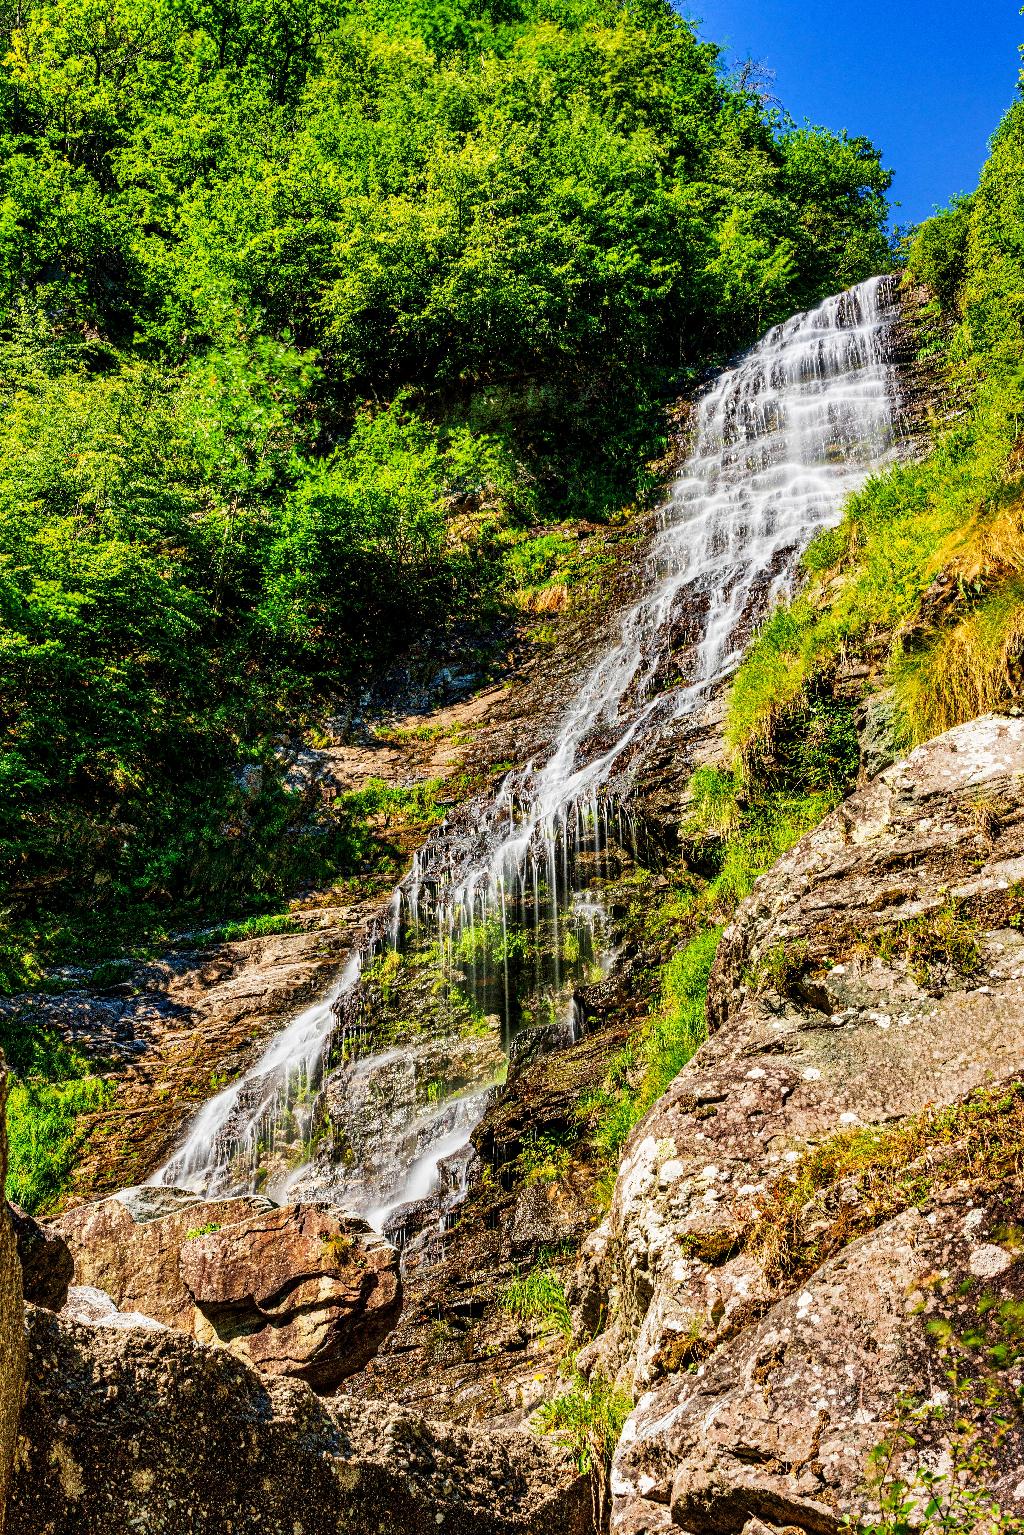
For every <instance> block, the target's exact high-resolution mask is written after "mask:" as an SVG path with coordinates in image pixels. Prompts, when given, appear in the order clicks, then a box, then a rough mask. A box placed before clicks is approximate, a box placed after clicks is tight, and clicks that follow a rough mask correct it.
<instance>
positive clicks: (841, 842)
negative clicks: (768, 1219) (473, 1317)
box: [574, 717, 1024, 1392]
mask: <svg viewBox="0 0 1024 1535" xmlns="http://www.w3.org/2000/svg"><path fill="white" fill-rule="evenodd" d="M1022 879H1024V720H1016V719H1000V718H995V717H988V718H985V719H980V720H977V721H974V722H973V723H972V724H970V725H964V726H960V727H959V728H958V729H956V730H952V731H950V732H949V733H948V734H946V735H944V736H941V737H939V738H937V739H936V740H934V741H931V742H929V743H928V744H927V745H925V746H922V747H920V748H918V749H917V750H916V751H914V752H913V753H912V754H911V755H910V756H909V757H908V758H907V759H906V760H905V761H903V762H901V763H898V764H897V765H896V766H894V767H892V768H890V769H889V770H888V771H887V772H885V773H883V774H882V775H881V777H880V778H878V779H876V780H875V781H874V782H872V783H871V784H869V785H868V786H867V787H866V788H865V789H863V790H861V791H860V792H858V793H856V794H854V795H853V796H851V798H850V799H848V800H847V801H846V802H845V803H844V804H843V805H841V806H840V807H839V808H838V809H837V810H836V811H834V812H833V813H832V814H831V815H830V816H829V817H828V818H827V819H826V820H825V821H824V822H822V824H821V825H820V826H819V827H818V828H817V829H815V830H814V831H812V832H810V833H809V834H808V835H807V836H806V837H804V838H803V839H802V840H801V841H800V842H799V843H798V844H797V845H796V846H795V847H794V848H793V849H792V851H791V852H790V853H788V854H787V855H785V856H784V857H783V858H781V859H780V860H779V862H778V863H777V864H776V865H775V866H774V867H773V868H772V869H771V870H770V871H769V872H768V873H766V874H764V875H762V876H761V878H760V879H759V880H758V881H757V882H756V884H755V886H754V890H753V892H752V894H751V895H750V896H749V897H748V898H747V900H746V901H744V902H743V903H742V905H741V906H740V908H739V911H738V912H737V915H736V917H735V920H734V922H733V924H732V926H731V927H730V928H728V929H727V930H726V931H725V933H724V934H723V938H722V943H721V945H720V949H719V955H718V959H717V961H716V965H715V969H714V971H713V973H712V977H711V985H710V989H709V996H708V1013H709V1022H710V1024H711V1027H712V1034H711V1037H710V1038H709V1039H708V1041H707V1043H706V1044H705V1045H703V1046H702V1048H701V1049H700V1050H699V1051H698V1052H697V1054H696V1056H695V1057H694V1059H693V1060H692V1062H691V1063H690V1065H689V1066H688V1067H686V1068H685V1070H684V1071H682V1072H681V1073H680V1075H679V1076H678V1077H677V1078H676V1080H675V1081H674V1082H673V1084H672V1086H671V1087H670V1088H669V1090H668V1092H667V1093H666V1094H665V1095H664V1097H663V1098H662V1099H660V1100H659V1102H658V1103H657V1104H656V1105H655V1106H654V1108H653V1109H652V1110H651V1111H650V1113H649V1114H648V1115H647V1116H646V1118H645V1119H644V1120H642V1121H641V1123H640V1124H639V1125H638V1126H637V1128H636V1130H635V1131H634V1132H633V1135H632V1137H631V1139H630V1141H629V1143H628V1144H627V1147H626V1149H625V1153H624V1155H623V1159H622V1163H621V1166H620V1169H619V1176H618V1180H617V1183H616V1188H615V1194H614V1199H613V1204H612V1209H611V1213H610V1216H609V1218H608V1220H607V1221H606V1222H605V1223H604V1225H603V1226H602V1227H601V1228H600V1230H599V1231H598V1232H597V1233H596V1234H595V1235H594V1237H593V1238H592V1239H591V1240H590V1242H589V1245H588V1250H587V1255H586V1261H585V1263H584V1265H583V1268H582V1270H581V1274H580V1277H579V1278H578V1280H577V1282H576V1288H575V1294H574V1299H575V1301H576V1303H577V1305H578V1307H579V1310H580V1313H581V1315H582V1314H583V1313H587V1314H589V1315H596V1314H599V1313H600V1314H603V1315H604V1316H605V1317H609V1316H610V1317H612V1318H613V1321H612V1322H611V1324H610V1325H609V1326H608V1327H607V1328H606V1329H605V1331H604V1332H603V1333H602V1334H601V1336H600V1337H599V1338H598V1339H597V1340H596V1341H595V1342H594V1343H593V1344H591V1345H590V1346H589V1347H588V1349H587V1350H586V1351H585V1353H584V1356H583V1363H584V1365H585V1367H597V1366H600V1367H601V1368H602V1369H603V1370H604V1371H605V1372H606V1373H609V1374H612V1375H617V1376H618V1378H619V1380H620V1382H621V1384H623V1385H624V1386H626V1387H628V1388H629V1389H632V1390H633V1391H634V1392H642V1391H644V1390H646V1389H648V1388H649V1387H650V1386H652V1385H654V1384H656V1383H657V1382H658V1380H659V1379H661V1378H662V1377H663V1376H664V1375H666V1374H670V1373H672V1372H673V1371H675V1370H678V1369H680V1368H682V1367H683V1366H685V1365H687V1364H688V1363H690V1362H692V1361H693V1360H694V1359H696V1358H699V1357H702V1356H703V1355H705V1354H707V1353H708V1352H709V1351H710V1350H711V1349H712V1348H713V1347H714V1346H715V1345H716V1344H717V1343H719V1342H721V1341H722V1340H723V1339H725V1338H727V1337H728V1336H730V1335H731V1334H732V1333H733V1332H734V1331H735V1330H736V1328H737V1327H739V1326H742V1325H744V1324H745V1322H746V1321H747V1320H748V1319H749V1317H750V1315H751V1312H752V1310H756V1309H758V1308H760V1309H763V1308H765V1307H766V1306H767V1305H768V1304H770V1303H771V1301H772V1300H773V1299H774V1298H775V1297H776V1295H777V1293H778V1286H777V1284H776V1282H775V1281H774V1279H773V1278H772V1276H771V1275H770V1274H769V1273H768V1272H767V1271H766V1268H765V1265H764V1263H763V1262H762V1261H761V1260H760V1258H759V1257H758V1256H757V1255H756V1254H755V1253H752V1252H751V1251H750V1250H749V1249H748V1248H747V1247H746V1245H745V1242H744V1235H745V1233H746V1232H747V1231H748V1230H749V1229H750V1228H751V1226H752V1225H753V1224H754V1223H756V1221H757V1220H758V1219H759V1216H760V1213H761V1210H762V1207H763V1204H764V1200H765V1194H766V1189H767V1188H768V1186H769V1185H770V1184H771V1183H772V1181H773V1180H775V1179H777V1178H778V1177H779V1176H780V1175H782V1174H785V1173H786V1171H787V1169H788V1168H789V1167H791V1166H792V1165H794V1164H796V1162H797V1161H798V1160H799V1158H800V1157H801V1155H802V1154H803V1153H805V1152H806V1151H807V1149H808V1148H809V1147H812V1146H814V1145H816V1144H818V1143H819V1142H820V1141H821V1140H822V1139H824V1138H826V1137H828V1136H830V1135H833V1134H835V1133H837V1132H841V1131H843V1130H845V1129H848V1128H850V1127H853V1126H857V1125H861V1126H864V1125H875V1124H884V1123H887V1122H890V1121H892V1120H895V1119H899V1118H900V1117H901V1116H905V1115H908V1114H913V1113H915V1112H917V1111H919V1110H921V1109H923V1108H924V1107H925V1106H926V1105H934V1104H944V1103H950V1102H952V1101H953V1100H955V1099H957V1098H958V1097H960V1095H961V1094H963V1093H964V1092H966V1091H968V1090H969V1089H970V1088H972V1087H973V1086H977V1085H981V1084H983V1083H985V1082H987V1081H989V1080H991V1079H993V1078H997V1077H1003V1076H1006V1075H1008V1074H1009V1073H1011V1072H1013V1071H1014V1070H1015V1069H1017V1068H1018V1067H1019V1066H1020V1064H1021V1063H1022V1062H1024V980H1022V977H1024V934H1022V933H1021V931H1020V930H1019V928H1018V927H1017V926H1013V925H1011V924H1012V923H1013V922H1015V921H1016V920H1017V910H1018V907H1020V906H1021V902H1020V900H1019V897H1018V894H1017V891H1018V882H1019V881H1021V880H1022Z"/></svg>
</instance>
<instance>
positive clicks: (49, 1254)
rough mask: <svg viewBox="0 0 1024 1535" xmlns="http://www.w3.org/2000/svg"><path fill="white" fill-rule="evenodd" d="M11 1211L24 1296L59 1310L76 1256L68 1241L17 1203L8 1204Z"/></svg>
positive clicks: (65, 1294)
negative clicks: (36, 1219) (73, 1256)
mask: <svg viewBox="0 0 1024 1535" xmlns="http://www.w3.org/2000/svg"><path fill="white" fill-rule="evenodd" d="M10 1212H11V1224H12V1226H13V1227H14V1236H15V1240H16V1242H17V1244H18V1257H19V1259H20V1261H21V1273H22V1287H23V1289H24V1292H25V1299H26V1300H27V1301H31V1302H32V1304H33V1305H34V1306H45V1307H46V1308H47V1310H49V1311H60V1309H61V1307H62V1306H63V1305H64V1302H65V1301H66V1300H67V1298H68V1285H69V1284H70V1283H71V1280H72V1277H73V1276H74V1272H75V1260H74V1259H73V1258H72V1256H71V1251H70V1249H69V1247H68V1245H67V1243H66V1242H65V1241H64V1238H63V1237H61V1236H58V1235H57V1233H56V1232H54V1231H47V1230H46V1228H45V1227H44V1226H41V1225H40V1224H39V1222H38V1221H35V1220H33V1219H32V1217H31V1215H26V1213H25V1211H24V1210H21V1209H19V1207H18V1206H17V1205H11V1206H10Z"/></svg>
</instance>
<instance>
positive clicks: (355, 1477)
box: [5, 1308, 593, 1535]
mask: <svg viewBox="0 0 1024 1535" xmlns="http://www.w3.org/2000/svg"><path fill="white" fill-rule="evenodd" d="M28 1328H29V1346H30V1385H29V1389H28V1396H27V1402H26V1406H25V1410H24V1413H23V1415H22V1420H21V1440H20V1444H19V1455H18V1470H17V1473H16V1478H15V1481H14V1484H13V1487H12V1490H11V1496H10V1500H9V1505H8V1512H7V1524H6V1530H5V1535H39V1532H40V1531H41V1530H49V1529H53V1530H56V1529H59V1530H60V1531H61V1535H109V1532H110V1531H111V1530H128V1529H135V1528H139V1529H142V1528H146V1529H154V1530H160V1531H161V1532H162V1535H223V1532H224V1531H232V1530H234V1531H248V1530H256V1529H259V1530H260V1531H261V1532H263V1535H300V1532H301V1535H438V1532H440V1535H588V1532H590V1531H591V1530H592V1529H593V1523H592V1513H591V1497H590V1489H589V1485H588V1484H587V1482H586V1481H585V1479H582V1478H580V1477H579V1476H578V1474H577V1473H576V1471H575V1469H574V1468H573V1467H572V1465H571V1464H570V1463H569V1461H568V1460H567V1458H566V1457H565V1456H564V1455H563V1454H562V1453H561V1452H560V1451H558V1450H557V1449H556V1448H554V1447H553V1446H551V1445H550V1444H548V1443H543V1442H538V1441H536V1440H534V1439H531V1438H530V1437H529V1436H528V1435H525V1434H515V1433H500V1432H495V1431H492V1430H488V1431H487V1432H485V1433H484V1432H481V1433H473V1432H472V1431H469V1430H466V1429H460V1428H455V1427H453V1426H451V1425H447V1424H443V1423H436V1422H432V1421H429V1420H426V1419H423V1418H419V1417H417V1416H415V1415H414V1414H413V1413H411V1412H408V1411H406V1410H405V1409H403V1408H398V1407H392V1406H388V1405H385V1404H381V1403H372V1402H356V1401H350V1400H347V1399H344V1398H339V1399H335V1400H332V1401H330V1402H328V1401H325V1400H323V1399H321V1398H318V1397H316V1396H314V1395H313V1394H312V1393H311V1391H310V1390H309V1388H308V1387H307V1386H305V1385H304V1384H302V1383H301V1382H298V1381H290V1380H281V1379H278V1380H268V1379H266V1378H265V1377H263V1376H260V1375H258V1374H257V1373H256V1372H254V1371H253V1370H252V1369H251V1368H250V1367H249V1366H248V1365H246V1364H245V1363H243V1362H242V1361H241V1360H239V1359H236V1358H233V1357H232V1356H231V1355H230V1354H228V1353H226V1352H225V1351H224V1350H221V1349H211V1348H207V1347H205V1346H203V1345H201V1344H198V1343H196V1342H195V1341H193V1340H192V1339H190V1338H186V1337H184V1336H183V1335H182V1334H181V1333H180V1332H176V1331H173V1330H165V1331H160V1332H147V1331H144V1330H141V1329H114V1328H85V1327H79V1326H76V1325H75V1324H74V1323H71V1322H69V1321H68V1320H66V1319H65V1318H63V1317H60V1316H55V1315H53V1313H51V1312H46V1311H40V1310H36V1309H35V1308H29V1312H28Z"/></svg>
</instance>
